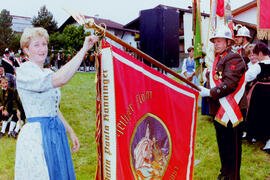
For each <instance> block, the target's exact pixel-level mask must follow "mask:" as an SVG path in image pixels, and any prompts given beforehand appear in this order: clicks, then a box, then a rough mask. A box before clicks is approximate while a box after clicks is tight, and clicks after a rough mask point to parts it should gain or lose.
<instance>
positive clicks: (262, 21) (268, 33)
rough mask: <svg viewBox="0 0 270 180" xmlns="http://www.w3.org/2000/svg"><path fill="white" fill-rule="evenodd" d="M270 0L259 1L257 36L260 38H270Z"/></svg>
mask: <svg viewBox="0 0 270 180" xmlns="http://www.w3.org/2000/svg"><path fill="white" fill-rule="evenodd" d="M269 9H270V1H269V0H258V1H257V10H258V11H257V13H258V15H257V16H258V23H257V30H258V33H257V36H258V39H268V40H270V21H269V17H270V11H269Z"/></svg>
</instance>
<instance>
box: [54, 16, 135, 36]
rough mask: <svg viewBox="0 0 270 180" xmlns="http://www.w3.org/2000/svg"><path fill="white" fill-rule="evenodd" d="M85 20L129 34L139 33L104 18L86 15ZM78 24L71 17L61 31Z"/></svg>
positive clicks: (61, 27) (60, 28)
mask: <svg viewBox="0 0 270 180" xmlns="http://www.w3.org/2000/svg"><path fill="white" fill-rule="evenodd" d="M84 17H85V19H94V21H95V23H96V24H101V23H104V24H106V27H107V28H108V29H116V30H121V31H128V32H137V31H136V30H132V29H128V28H124V26H123V25H122V24H120V23H117V22H114V21H111V20H109V19H102V18H97V17H93V16H86V15H84ZM73 23H76V21H75V20H74V19H73V17H72V16H70V17H69V18H68V19H67V20H66V21H65V22H64V23H63V24H62V25H61V26H60V27H59V28H58V30H59V31H63V30H64V28H65V27H66V26H67V25H68V24H73Z"/></svg>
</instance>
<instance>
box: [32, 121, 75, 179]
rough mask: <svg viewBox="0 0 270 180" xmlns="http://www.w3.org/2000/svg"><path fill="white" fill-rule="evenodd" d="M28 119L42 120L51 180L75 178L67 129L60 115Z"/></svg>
mask: <svg viewBox="0 0 270 180" xmlns="http://www.w3.org/2000/svg"><path fill="white" fill-rule="evenodd" d="M27 120H28V123H31V122H40V126H41V131H42V145H43V149H44V156H45V159H46V164H47V167H48V171H49V176H50V180H75V179H76V176H75V171H74V167H73V163H72V158H71V152H70V147H69V144H68V138H67V134H66V130H65V127H64V125H63V123H62V121H61V120H60V119H59V117H58V116H55V117H34V118H28V119H27Z"/></svg>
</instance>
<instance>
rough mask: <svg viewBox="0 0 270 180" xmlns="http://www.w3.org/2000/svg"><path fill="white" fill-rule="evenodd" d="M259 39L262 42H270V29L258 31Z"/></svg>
mask: <svg viewBox="0 0 270 180" xmlns="http://www.w3.org/2000/svg"><path fill="white" fill-rule="evenodd" d="M257 38H258V39H260V40H263V39H266V40H270V29H258V31H257Z"/></svg>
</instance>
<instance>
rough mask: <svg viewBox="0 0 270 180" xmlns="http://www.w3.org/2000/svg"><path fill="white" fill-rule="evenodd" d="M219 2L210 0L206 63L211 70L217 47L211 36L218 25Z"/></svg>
mask: <svg viewBox="0 0 270 180" xmlns="http://www.w3.org/2000/svg"><path fill="white" fill-rule="evenodd" d="M216 10H217V4H216V0H210V17H209V25H208V34H207V40H206V43H207V44H206V48H205V49H206V56H205V63H206V66H207V67H208V69H209V70H210V71H211V68H212V65H213V62H214V60H215V48H214V44H213V43H212V42H211V41H210V38H211V37H212V36H213V34H214V32H215V30H216V27H217V14H216Z"/></svg>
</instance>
